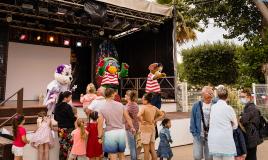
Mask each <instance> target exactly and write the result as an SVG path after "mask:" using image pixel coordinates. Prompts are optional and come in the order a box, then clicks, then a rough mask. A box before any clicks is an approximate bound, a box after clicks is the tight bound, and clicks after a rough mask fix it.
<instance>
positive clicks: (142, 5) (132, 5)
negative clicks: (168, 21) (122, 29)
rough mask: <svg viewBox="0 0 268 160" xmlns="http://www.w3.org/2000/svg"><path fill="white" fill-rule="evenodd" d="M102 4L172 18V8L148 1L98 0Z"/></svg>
mask: <svg viewBox="0 0 268 160" xmlns="http://www.w3.org/2000/svg"><path fill="white" fill-rule="evenodd" d="M97 1H100V2H104V3H108V4H112V5H116V6H120V7H124V8H129V9H133V10H136V11H140V12H147V13H153V14H159V15H163V16H172V7H169V6H165V5H160V4H157V3H153V2H149V1H146V0H97Z"/></svg>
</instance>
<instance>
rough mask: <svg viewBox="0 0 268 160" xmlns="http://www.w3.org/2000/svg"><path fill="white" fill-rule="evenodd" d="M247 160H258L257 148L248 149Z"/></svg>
mask: <svg viewBox="0 0 268 160" xmlns="http://www.w3.org/2000/svg"><path fill="white" fill-rule="evenodd" d="M247 152H248V153H247V157H246V160H257V147H255V148H250V149H247Z"/></svg>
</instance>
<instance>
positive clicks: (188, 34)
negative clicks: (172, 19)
mask: <svg viewBox="0 0 268 160" xmlns="http://www.w3.org/2000/svg"><path fill="white" fill-rule="evenodd" d="M156 2H157V3H159V4H165V5H173V6H174V7H176V11H177V13H176V15H177V24H176V26H177V28H176V30H177V37H176V38H177V42H178V43H185V42H187V41H190V40H195V39H196V33H195V31H194V29H197V28H198V24H197V21H196V20H195V19H194V18H193V17H192V16H191V15H190V12H188V11H189V10H190V7H189V6H188V5H187V4H185V3H184V2H183V0H156Z"/></svg>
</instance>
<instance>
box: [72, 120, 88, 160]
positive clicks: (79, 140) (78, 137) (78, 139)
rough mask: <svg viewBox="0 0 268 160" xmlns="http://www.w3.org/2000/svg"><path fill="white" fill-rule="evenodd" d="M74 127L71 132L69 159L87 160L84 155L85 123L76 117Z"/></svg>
mask: <svg viewBox="0 0 268 160" xmlns="http://www.w3.org/2000/svg"><path fill="white" fill-rule="evenodd" d="M75 127H76V129H75V130H74V131H73V132H72V133H71V135H72V137H73V147H72V150H71V153H70V156H69V160H76V159H77V160H87V157H86V139H87V135H88V132H87V131H86V130H85V123H84V121H83V120H82V119H77V121H76V124H75Z"/></svg>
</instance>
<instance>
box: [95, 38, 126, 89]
mask: <svg viewBox="0 0 268 160" xmlns="http://www.w3.org/2000/svg"><path fill="white" fill-rule="evenodd" d="M117 59H118V53H117V51H116V48H115V46H114V45H113V44H112V43H110V42H109V41H104V42H103V43H102V44H100V46H99V52H98V62H97V71H96V72H97V73H96V74H97V82H98V85H99V86H104V87H105V88H114V89H118V86H119V81H118V79H120V78H123V77H127V76H128V68H129V66H128V64H126V63H122V64H121V67H120V65H119V62H118V60H117Z"/></svg>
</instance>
